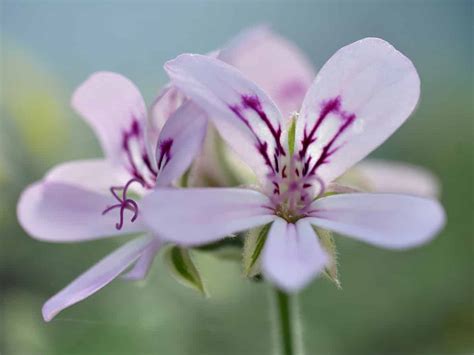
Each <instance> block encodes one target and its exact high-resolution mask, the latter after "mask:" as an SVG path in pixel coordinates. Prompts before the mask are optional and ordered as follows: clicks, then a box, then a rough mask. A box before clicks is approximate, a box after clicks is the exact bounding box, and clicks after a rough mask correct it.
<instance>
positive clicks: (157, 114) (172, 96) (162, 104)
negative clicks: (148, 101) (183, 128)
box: [150, 85, 185, 133]
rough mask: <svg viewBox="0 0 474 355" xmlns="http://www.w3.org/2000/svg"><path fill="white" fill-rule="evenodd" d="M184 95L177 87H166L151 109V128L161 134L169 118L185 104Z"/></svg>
mask: <svg viewBox="0 0 474 355" xmlns="http://www.w3.org/2000/svg"><path fill="white" fill-rule="evenodd" d="M184 100H185V97H184V95H183V94H182V93H181V92H179V91H178V90H177V89H176V88H175V87H173V86H171V85H166V86H165V87H164V88H163V89H162V90H161V91H160V93H159V94H158V97H157V98H156V99H155V101H154V102H153V104H152V105H151V108H150V119H151V127H152V128H153V130H154V131H155V132H158V133H159V132H161V130H162V129H163V126H164V125H165V123H166V121H168V118H169V117H170V116H171V115H172V114H173V113H174V112H175V111H176V110H177V109H178V108H179V107H180V106H181V105H182V104H183V102H184Z"/></svg>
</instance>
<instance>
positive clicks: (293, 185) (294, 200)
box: [269, 154, 325, 223]
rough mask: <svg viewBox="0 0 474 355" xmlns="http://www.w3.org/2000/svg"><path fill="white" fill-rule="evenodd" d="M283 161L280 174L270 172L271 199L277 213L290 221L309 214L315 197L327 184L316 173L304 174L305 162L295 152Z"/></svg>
mask: <svg viewBox="0 0 474 355" xmlns="http://www.w3.org/2000/svg"><path fill="white" fill-rule="evenodd" d="M285 160H286V162H282V163H283V164H281V165H282V166H283V169H282V170H281V173H280V174H273V173H272V174H270V175H269V179H270V181H271V184H272V185H271V188H272V192H271V194H270V195H271V197H270V199H271V201H272V203H273V206H274V211H275V214H276V215H277V216H279V217H281V218H283V219H285V220H287V221H288V222H290V223H294V222H296V221H297V220H299V219H300V218H303V217H305V216H306V215H307V213H308V211H309V210H310V205H311V203H312V202H313V201H314V199H315V198H317V197H319V196H321V195H322V194H323V193H324V190H325V185H324V183H323V181H322V180H321V179H320V178H319V177H318V176H317V175H316V174H313V175H309V174H308V175H303V174H302V170H303V169H304V163H303V161H302V160H301V159H299V158H298V156H297V155H296V154H295V155H294V156H293V157H292V158H290V159H285Z"/></svg>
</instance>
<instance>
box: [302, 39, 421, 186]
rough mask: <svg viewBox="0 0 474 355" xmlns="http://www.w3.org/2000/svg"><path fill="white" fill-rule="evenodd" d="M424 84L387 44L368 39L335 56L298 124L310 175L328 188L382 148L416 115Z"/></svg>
mask: <svg viewBox="0 0 474 355" xmlns="http://www.w3.org/2000/svg"><path fill="white" fill-rule="evenodd" d="M419 96H420V79H419V77H418V74H417V72H416V69H415V67H414V66H413V64H412V62H411V61H410V60H409V59H408V58H407V57H405V56H404V55H403V54H402V53H400V52H399V51H397V50H396V49H395V48H394V47H392V46H391V45H390V44H389V43H387V42H385V41H383V40H381V39H378V38H366V39H363V40H360V41H357V42H355V43H352V44H350V45H348V46H346V47H344V48H342V49H340V50H339V51H337V52H336V54H334V55H333V56H332V57H331V58H330V59H329V60H328V62H327V63H326V64H325V65H324V66H323V68H322V69H321V71H320V72H319V73H318V75H317V77H316V79H315V81H314V82H313V85H312V86H311V88H310V90H309V91H308V93H307V95H306V97H305V100H304V102H303V106H302V109H301V116H300V118H299V120H298V121H297V127H296V137H297V140H296V141H297V142H298V146H297V147H298V149H297V150H296V151H297V152H298V154H299V156H300V158H301V159H304V160H305V162H306V161H308V160H310V163H309V164H308V165H309V167H308V169H307V175H311V174H316V175H318V176H319V178H321V179H322V180H323V181H325V182H326V183H328V182H331V181H333V180H334V179H335V178H337V177H338V176H340V175H341V174H342V173H344V172H345V171H346V170H347V169H349V168H350V167H351V166H352V165H354V164H355V163H357V162H358V161H359V160H361V159H362V158H364V157H365V156H366V155H367V154H369V153H370V152H371V151H372V150H374V149H375V148H376V147H378V146H379V145H380V144H381V143H383V142H384V141H385V140H386V139H387V138H388V137H389V136H390V135H391V134H392V133H393V132H394V131H395V130H396V129H397V128H398V127H399V126H400V125H401V124H402V123H403V122H404V121H405V120H406V119H407V118H408V116H409V115H410V114H411V113H412V111H413V110H414V109H415V106H416V104H417V102H418V98H419Z"/></svg>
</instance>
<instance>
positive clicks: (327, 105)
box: [299, 96, 341, 159]
mask: <svg viewBox="0 0 474 355" xmlns="http://www.w3.org/2000/svg"><path fill="white" fill-rule="evenodd" d="M340 107H341V97H340V96H337V97H335V98H333V99H329V100H327V101H325V102H323V104H322V107H321V112H320V114H319V117H318V119H317V120H316V122H315V124H314V126H313V128H312V129H311V131H310V132H309V134H307V133H306V127H305V129H304V137H303V140H302V141H301V145H302V147H301V150H300V152H299V156H300V158H301V159H303V157H304V156H305V155H306V153H307V151H308V147H309V146H310V145H311V144H312V143H314V142H315V141H316V137H315V136H314V135H315V133H316V131H317V130H318V128H319V127H320V126H321V124H322V123H323V121H324V120H325V119H326V117H328V115H329V114H330V113H332V112H338V111H339V109H340Z"/></svg>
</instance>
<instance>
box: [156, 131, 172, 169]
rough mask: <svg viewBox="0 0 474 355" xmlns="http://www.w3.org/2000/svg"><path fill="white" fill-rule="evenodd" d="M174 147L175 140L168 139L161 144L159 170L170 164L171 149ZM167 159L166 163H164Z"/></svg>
mask: <svg viewBox="0 0 474 355" xmlns="http://www.w3.org/2000/svg"><path fill="white" fill-rule="evenodd" d="M172 146H173V139H172V138H167V139H164V140H163V141H161V143H160V155H159V157H158V169H162V168H164V167H165V166H166V164H168V162H169V161H170V159H171V147H172ZM164 159H165V161H163V160H164Z"/></svg>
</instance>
